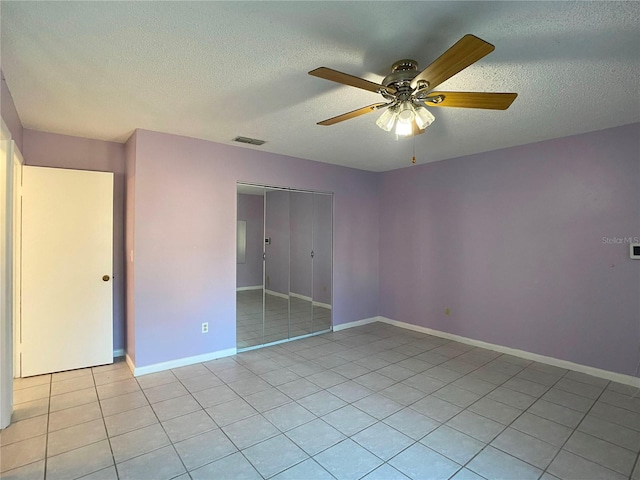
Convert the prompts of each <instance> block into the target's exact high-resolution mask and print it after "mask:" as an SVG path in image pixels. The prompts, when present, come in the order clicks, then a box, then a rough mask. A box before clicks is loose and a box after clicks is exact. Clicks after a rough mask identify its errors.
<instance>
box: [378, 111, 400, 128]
mask: <svg viewBox="0 0 640 480" xmlns="http://www.w3.org/2000/svg"><path fill="white" fill-rule="evenodd" d="M395 123H396V112H395V111H394V110H393V108H392V107H389V108H387V109H386V110H385V111H384V112H382V115H380V117H379V118H378V120H376V125H378V126H379V127H380V128H381V129H382V130H384V131H385V132H390V131H391V129H392V128H393V125H394V124H395Z"/></svg>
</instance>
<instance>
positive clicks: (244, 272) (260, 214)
mask: <svg viewBox="0 0 640 480" xmlns="http://www.w3.org/2000/svg"><path fill="white" fill-rule="evenodd" d="M237 201H238V220H244V221H245V222H247V234H246V238H247V245H246V253H245V262H244V263H238V264H237V268H236V286H237V287H255V286H260V287H262V262H263V260H262V249H263V244H264V197H263V196H261V195H245V194H239V195H238V200H237Z"/></svg>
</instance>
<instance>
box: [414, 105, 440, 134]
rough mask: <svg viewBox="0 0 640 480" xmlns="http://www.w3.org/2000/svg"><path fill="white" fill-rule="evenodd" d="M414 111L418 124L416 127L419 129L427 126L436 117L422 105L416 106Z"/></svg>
mask: <svg viewBox="0 0 640 480" xmlns="http://www.w3.org/2000/svg"><path fill="white" fill-rule="evenodd" d="M415 112H416V124H417V125H418V128H419V129H420V130H424V129H425V128H427V127H428V126H429V125H431V124H432V123H433V121H434V120H435V119H436V117H434V116H433V114H432V113H431V112H430V111H429V110H427V109H426V108H425V107H423V106H419V107H418V108H416V109H415Z"/></svg>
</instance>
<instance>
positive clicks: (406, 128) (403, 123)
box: [396, 101, 416, 137]
mask: <svg viewBox="0 0 640 480" xmlns="http://www.w3.org/2000/svg"><path fill="white" fill-rule="evenodd" d="M415 118H416V114H415V110H414V108H413V105H411V103H410V102H406V101H405V102H402V104H401V105H400V109H399V112H398V121H397V122H396V135H400V136H402V137H406V136H408V135H411V134H412V133H413V120H414V119H415Z"/></svg>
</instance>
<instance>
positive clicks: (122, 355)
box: [113, 348, 124, 358]
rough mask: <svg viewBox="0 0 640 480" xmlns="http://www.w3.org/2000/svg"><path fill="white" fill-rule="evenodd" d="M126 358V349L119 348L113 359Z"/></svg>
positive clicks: (114, 352) (115, 351)
mask: <svg viewBox="0 0 640 480" xmlns="http://www.w3.org/2000/svg"><path fill="white" fill-rule="evenodd" d="M117 357H124V348H119V349H117V350H114V351H113V358H117Z"/></svg>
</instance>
